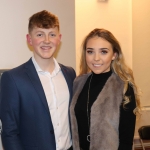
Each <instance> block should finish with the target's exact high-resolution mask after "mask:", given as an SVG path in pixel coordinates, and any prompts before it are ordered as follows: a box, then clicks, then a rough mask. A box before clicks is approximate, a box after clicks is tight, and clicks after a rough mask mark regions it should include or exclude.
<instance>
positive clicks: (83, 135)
mask: <svg viewBox="0 0 150 150" xmlns="http://www.w3.org/2000/svg"><path fill="white" fill-rule="evenodd" d="M92 74H93V77H92V80H91V84H90V93H89V107H88V108H89V114H88V116H90V112H91V107H92V105H93V103H94V101H95V100H96V98H97V96H98V95H99V93H100V92H101V90H102V89H103V86H104V85H105V83H106V81H107V79H108V78H109V77H110V76H111V74H112V71H109V72H106V73H102V74H95V73H92ZM90 79H91V75H90V76H89V77H88V79H87V81H86V83H85V85H84V87H83V89H82V91H81V93H80V95H79V97H78V100H77V103H76V105H75V115H76V119H77V124H78V132H79V143H80V147H81V148H82V149H83V150H89V146H90V142H88V140H87V135H89V126H88V117H87V99H88V89H89V82H90ZM126 95H127V96H130V99H131V102H130V103H129V104H127V105H126V108H127V109H124V108H123V106H122V105H121V107H120V124H119V143H120V144H119V148H118V150H132V142H133V136H134V128H135V115H134V114H133V110H134V108H135V107H136V104H135V97H134V92H133V89H132V88H131V87H130V86H129V88H128V90H127V92H126ZM102 140H104V139H102Z"/></svg>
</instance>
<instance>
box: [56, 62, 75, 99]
mask: <svg viewBox="0 0 150 150" xmlns="http://www.w3.org/2000/svg"><path fill="white" fill-rule="evenodd" d="M59 65H60V67H61V70H62V73H63V75H64V77H65V79H66V82H67V85H68V89H69V93H70V98H69V100H70V101H71V97H72V86H73V84H72V81H71V78H70V77H69V76H68V73H67V70H66V68H65V67H64V66H63V65H61V64H59Z"/></svg>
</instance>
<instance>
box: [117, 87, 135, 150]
mask: <svg viewBox="0 0 150 150" xmlns="http://www.w3.org/2000/svg"><path fill="white" fill-rule="evenodd" d="M126 96H129V98H130V102H129V103H128V104H127V105H125V108H123V105H121V107H120V124H119V148H118V150H132V144H133V138H134V130H135V121H136V116H135V114H134V113H133V110H134V109H135V107H136V102H135V96H134V91H133V88H132V87H131V86H128V90H127V92H126Z"/></svg>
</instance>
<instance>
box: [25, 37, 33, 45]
mask: <svg viewBox="0 0 150 150" xmlns="http://www.w3.org/2000/svg"><path fill="white" fill-rule="evenodd" d="M26 38H27V42H28V44H29V45H31V46H32V40H31V35H30V34H27V35H26Z"/></svg>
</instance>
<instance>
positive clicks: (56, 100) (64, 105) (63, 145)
mask: <svg viewBox="0 0 150 150" xmlns="http://www.w3.org/2000/svg"><path fill="white" fill-rule="evenodd" d="M53 60H54V64H55V68H54V70H53V72H52V73H50V72H47V71H43V70H42V69H41V68H40V67H39V65H38V64H37V62H36V60H35V58H34V57H32V61H33V64H34V66H35V68H36V71H37V73H38V76H39V78H40V81H41V83H42V86H43V89H44V92H45V96H46V99H47V104H48V107H49V110H50V115H51V119H52V123H53V127H54V133H55V141H56V150H67V149H69V148H70V147H71V145H72V141H71V134H70V127H69V117H68V109H69V108H68V107H69V97H70V94H69V89H68V86H67V83H66V80H65V78H64V75H63V73H62V71H61V68H60V66H59V65H58V63H57V61H56V60H55V58H53ZM39 92H40V91H39ZM47 132H48V131H47Z"/></svg>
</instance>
